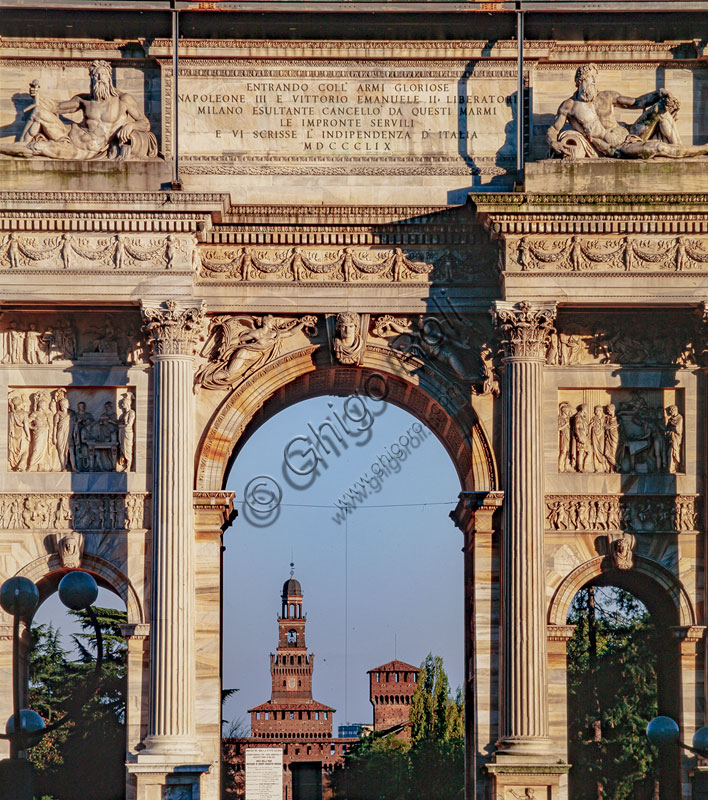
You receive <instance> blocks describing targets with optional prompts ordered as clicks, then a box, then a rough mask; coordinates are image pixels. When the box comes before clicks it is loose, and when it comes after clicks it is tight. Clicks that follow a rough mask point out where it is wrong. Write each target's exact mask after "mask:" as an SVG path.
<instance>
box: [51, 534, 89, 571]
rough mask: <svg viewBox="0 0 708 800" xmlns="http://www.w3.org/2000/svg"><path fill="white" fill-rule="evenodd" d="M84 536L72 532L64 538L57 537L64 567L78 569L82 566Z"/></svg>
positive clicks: (58, 549)
mask: <svg viewBox="0 0 708 800" xmlns="http://www.w3.org/2000/svg"><path fill="white" fill-rule="evenodd" d="M83 549H84V548H83V536H82V535H81V534H78V533H76V532H75V531H71V532H70V533H67V534H66V535H64V536H57V552H58V554H59V560H60V561H61V565H62V567H65V568H66V569H77V568H78V567H80V566H81V556H82V553H83Z"/></svg>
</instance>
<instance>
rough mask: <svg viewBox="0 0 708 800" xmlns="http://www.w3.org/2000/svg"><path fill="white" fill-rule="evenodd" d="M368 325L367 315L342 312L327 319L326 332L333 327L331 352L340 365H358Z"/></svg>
mask: <svg viewBox="0 0 708 800" xmlns="http://www.w3.org/2000/svg"><path fill="white" fill-rule="evenodd" d="M368 324H369V315H368V314H363V315H362V314H357V313H355V312H353V311H344V312H342V313H340V314H337V316H336V317H334V318H331V317H329V318H328V319H327V329H328V331H329V330H330V329H331V328H332V327H334V332H333V335H332V352H333V354H334V357H335V359H336V360H337V361H338V362H339V363H340V364H360V363H361V358H362V355H363V352H364V345H365V337H366V332H367V328H368Z"/></svg>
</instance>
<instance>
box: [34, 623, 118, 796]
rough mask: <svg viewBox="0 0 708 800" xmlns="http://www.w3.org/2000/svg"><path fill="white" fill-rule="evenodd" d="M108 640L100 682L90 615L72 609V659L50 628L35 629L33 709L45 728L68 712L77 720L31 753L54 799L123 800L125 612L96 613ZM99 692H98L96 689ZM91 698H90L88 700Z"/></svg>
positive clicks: (40, 788)
mask: <svg viewBox="0 0 708 800" xmlns="http://www.w3.org/2000/svg"><path fill="white" fill-rule="evenodd" d="M94 611H95V613H96V616H97V618H98V622H99V625H100V628H101V634H102V636H103V652H104V656H103V665H102V668H101V673H100V676H99V678H98V682H97V684H96V683H95V682H93V681H92V674H93V671H94V665H95V662H96V641H95V638H96V637H95V633H94V632H93V625H92V623H91V621H90V619H89V616H88V614H87V613H86V611H71V612H70V613H71V614H72V615H73V616H75V617H76V618H77V619H78V621H79V625H80V626H81V629H82V632H81V633H79V634H77V635H74V636H72V641H73V645H74V648H75V651H76V655H75V658H74V659H71V658H70V657H69V656H70V653H68V652H67V651H65V650H64V649H63V647H62V645H61V642H60V639H59V631H58V630H56V629H55V628H53V627H52V626H51V625H37V626H33V628H32V636H33V641H34V649H33V651H32V654H31V657H30V665H29V672H30V688H29V707H30V708H32V709H33V710H35V711H37V713H39V714H40V715H41V716H42V717H43V719H44V720H45V722H46V723H51V722H54V721H56V720H57V719H60V718H61V717H63V716H64V715H65V714H66V713H67V712H68V713H70V714H71V715H72V721H71V722H69V723H68V724H67V725H64V726H62V727H61V728H59V729H58V730H56V731H53V732H51V733H49V734H47V735H46V736H45V737H44V739H43V740H42V741H41V742H40V743H39V744H38V745H36V746H35V747H33V748H31V749H30V751H29V753H30V759H31V761H32V762H33V763H34V766H35V791H36V794H37V796H39V797H42V796H43V795H48V796H51V797H53V798H56V800H85V798H87V797H90V798H92V800H118V798H122V797H124V796H125V767H124V764H125V727H124V723H125V681H126V653H127V646H126V643H125V639H123V637H122V636H121V633H120V627H119V626H120V624H121V623H123V622H125V620H126V615H125V612H122V611H116V610H115V609H111V608H97V607H96V608H94ZM94 689H95V694H93V690H94ZM88 695H92V696H88Z"/></svg>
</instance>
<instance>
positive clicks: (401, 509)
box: [36, 397, 463, 732]
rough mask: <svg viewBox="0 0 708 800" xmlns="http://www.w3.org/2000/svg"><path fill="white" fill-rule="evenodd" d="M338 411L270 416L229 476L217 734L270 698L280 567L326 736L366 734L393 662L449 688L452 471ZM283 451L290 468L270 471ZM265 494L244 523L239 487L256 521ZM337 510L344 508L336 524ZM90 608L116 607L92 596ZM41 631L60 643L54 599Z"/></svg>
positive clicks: (371, 417)
mask: <svg viewBox="0 0 708 800" xmlns="http://www.w3.org/2000/svg"><path fill="white" fill-rule="evenodd" d="M346 402H347V400H346V398H342V397H320V398H316V399H313V400H307V401H304V402H301V403H298V404H296V405H294V406H292V407H290V408H288V409H286V410H284V411H282V412H280V413H279V414H278V415H277V416H275V417H274V418H272V419H271V420H269V421H268V422H266V423H265V424H264V425H263V426H262V427H261V428H259V429H258V430H257V431H256V432H255V433H254V434H253V436H252V437H251V438H250V439H249V441H248V442H247V443H246V445H245V446H244V448H243V450H242V451H241V452H240V453H239V455H238V457H237V459H236V462H235V463H234V466H233V468H232V471H231V474H230V476H229V480H228V484H227V488H229V489H232V490H234V491H235V492H236V500H237V507H238V510H239V516H238V518H237V519H236V521H235V522H234V524H233V526H232V527H231V529H230V530H228V531H227V533H226V534H225V537H224V543H225V545H226V552H225V553H224V687H225V688H232V687H233V688H238V689H239V691H238V692H237V693H236V695H235V696H234V697H233V698H231V699H230V700H229V701H228V702H227V705H226V707H225V709H224V717H225V718H226V719H227V720H234V719H239V718H241V717H243V718H244V719H246V718H247V714H246V711H247V709H248V708H249V707H251V706H254V705H257V704H258V703H261V702H263V701H264V700H267V699H269V698H270V687H271V682H270V672H269V660H268V654H269V653H270V652H273V651H274V650H275V647H276V644H277V623H276V617H277V615H278V613H279V611H280V593H281V589H282V585H283V582H284V581H285V580H286V579H287V578H288V576H289V571H290V566H289V565H290V561H291V558H292V559H293V560H294V563H295V576H296V577H297V578H298V580H300V581H301V583H302V586H303V592H304V600H303V608H304V610H305V611H306V612H307V615H308V622H307V645H308V648H309V650H310V651H311V652H314V653H315V672H314V680H313V687H314V689H313V693H314V696H315V699H317V700H320V701H321V702H324V703H327V704H329V705H331V706H334V707H335V708H336V709H337V713H336V715H335V718H334V724H335V732H336V726H337V725H341V724H343V723H344V722H346V721H349V722H370V721H371V718H372V709H371V705H370V703H369V701H368V683H367V675H366V671H367V670H368V669H371V668H372V667H375V666H377V665H379V664H381V663H384V662H386V661H389V660H391V659H392V658H394V656H397V657H398V658H399V659H401V660H403V661H408V662H410V663H412V664H416V665H417V664H419V663H420V662H421V661H422V660H423V658H424V657H425V655H426V654H427V653H428V652H429V651H431V652H433V653H434V654H437V655H442V656H443V658H444V662H445V667H446V669H447V672H448V675H449V677H450V683H451V685H452V687H453V688H454V687H456V686H458V685H459V684H461V682H462V674H463V638H462V631H463V583H462V578H463V557H462V552H461V547H462V534H461V533H460V531H458V530H457V529H456V528H455V527H454V525H453V523H452V521H451V520H450V519H449V518H448V513H449V511H450V510H451V509H452V508H453V507H454V505H455V503H456V501H457V495H458V493H459V490H460V489H459V481H458V479H457V475H456V473H455V471H454V469H453V466H452V462H451V460H450V458H449V456H448V455H447V453H446V452H445V450H444V449H443V447H442V445H441V444H440V443H439V442H438V440H437V439H436V438H435V437H434V436H433V435H432V434H431V433H430V432H429V431H427V429H423V428H422V426H421V425H420V423H418V422H417V420H415V419H414V418H413V417H412V416H411V415H410V414H408V413H407V412H404V411H402V410H401V409H398V408H396V407H395V406H391V405H388V404H386V403H383V402H378V403H376V402H374V401H372V400H367V406H364V405H362V401H361V400H359V399H358V398H357V399H354V400H351V401H349V402H348V405H345V403H346ZM327 422H329V423H331V426H332V427H329V428H328V427H327V426H326V424H325V423H327ZM323 424H324V425H325V427H324V428H322V432H321V433H320V434H319V435H320V438H321V439H322V440H323V445H320V446H319V447H315V448H312V450H314V452H315V453H317V454H318V459H321V458H324V460H320V461H319V463H318V464H317V469H316V471H313V472H310V473H309V474H305V475H303V474H300V475H298V474H297V473H296V471H299V472H300V473H303V472H307V470H308V469H310V468H311V466H312V465H313V462H314V460H315V459H314V453H313V452H312V450H311V449H310V445H317V442H316V440H315V432H317V431H319V430H320V427H321V426H322V425H323ZM310 426H311V427H310ZM413 426H415V427H413ZM421 431H422V433H421ZM295 437H299V438H297V439H295ZM294 439H295V441H294V443H293V444H290V443H291V442H293V440H294ZM308 439H309V444H308ZM416 442H417V445H416ZM334 445H336V446H337V448H338V449H337V450H336V451H335V447H334ZM286 448H288V461H289V464H290V467H292V468H289V467H288V466H285V465H284V464H285V459H284V450H285V449H286ZM325 448H326V449H328V450H329V454H327V453H326V452H325ZM396 456H398V457H396ZM261 476H267V477H268V480H265V481H264V480H263V479H262V477H261ZM254 479H256V480H254ZM272 481H275V482H277V484H278V485H279V486H280V488H281V489H282V499H281V503H280V506H279V507H278V508H276V509H274V510H273V511H272V512H271V513H269V514H268V513H266V514H254V513H253V511H252V509H251V508H248V507H246V508H245V509H244V504H243V498H244V492H245V490H246V487H247V486H248V485H249V483H250V490H249V495H248V496H249V497H250V498H251V506H252V507H255V508H257V509H261V510H262V507H259V506H258V505H257V502H258V501H259V500H261V501H266V502H267V501H268V499H269V496H270V494H272V493H275V494H276V495H277V493H278V490H277V488H276V487H275V484H274V483H273V482H272ZM254 492H255V495H254ZM259 492H260V494H259ZM347 492H350V494H349V495H348V496H347V494H346V493H347ZM365 493H366V497H364V494H365ZM357 494H358V496H359V499H358V500H356V501H354V500H353V498H354V497H355V496H356V495H357ZM338 500H339V501H340V505H343V504H344V503H347V504H349V505H351V504H352V503H353V502H356V506H357V507H356V508H355V509H354V510H353V511H352V512H351V513H348V514H346V513H344V512H343V511H342V510H339V517H338V518H337V508H336V507H335V504H336V503H337V501H338ZM268 507H269V506H267V505H266V508H268ZM97 602H98V604H99V605H101V604H103V605H112V606H115V607H119V606H120V600H118V598H117V597H116V596H115V595H112V594H111V593H110V592H105V591H102V592H101V594H100V596H99V599H98V601H97ZM50 620H51V621H52V622H53V623H54V624H55V625H59V626H61V628H62V631H63V632H64V634H67V633H68V632H69V628H70V624H69V622H68V620H67V619H66V616H65V615H64V613H63V607H62V606H61V604H60V603H59V602H58V599H56V596H55V597H53V598H50V599H49V600H48V601H47V602H46V603H44V604H43V606H42V607H41V608H40V609H39V611H38V613H37V618H36V621H38V622H47V621H50ZM64 642H65V646H68V645H69V640H68V636H66V635H65V637H64ZM345 654H346V659H345ZM345 660H346V668H345Z"/></svg>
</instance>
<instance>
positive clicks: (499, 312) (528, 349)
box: [492, 301, 556, 360]
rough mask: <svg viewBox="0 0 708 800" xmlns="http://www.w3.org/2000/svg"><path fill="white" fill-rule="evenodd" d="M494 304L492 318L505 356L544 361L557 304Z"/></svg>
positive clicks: (500, 302) (498, 302)
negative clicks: (499, 335)
mask: <svg viewBox="0 0 708 800" xmlns="http://www.w3.org/2000/svg"><path fill="white" fill-rule="evenodd" d="M494 305H495V307H494V309H493V310H492V317H493V319H494V324H495V326H496V327H497V329H498V330H499V332H500V334H501V337H502V346H503V347H504V357H505V358H529V359H542V360H545V358H546V349H547V347H548V337H549V335H550V334H551V333H552V332H553V330H554V329H553V323H554V321H555V318H556V304H555V303H537V304H534V305H531V304H530V303H526V302H523V301H522V302H520V303H505V302H502V301H497V302H496V303H495V304H494Z"/></svg>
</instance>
